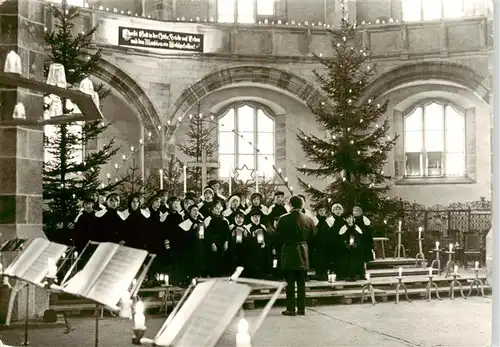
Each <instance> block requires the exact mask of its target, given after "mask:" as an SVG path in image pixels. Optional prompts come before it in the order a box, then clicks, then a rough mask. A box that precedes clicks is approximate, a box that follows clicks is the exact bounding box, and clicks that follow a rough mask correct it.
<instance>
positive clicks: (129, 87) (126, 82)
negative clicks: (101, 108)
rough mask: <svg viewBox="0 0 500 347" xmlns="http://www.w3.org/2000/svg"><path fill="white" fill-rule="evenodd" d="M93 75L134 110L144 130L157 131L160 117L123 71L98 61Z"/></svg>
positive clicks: (144, 94) (104, 61) (142, 92)
mask: <svg viewBox="0 0 500 347" xmlns="http://www.w3.org/2000/svg"><path fill="white" fill-rule="evenodd" d="M93 75H94V76H95V77H97V78H99V79H100V80H101V81H103V82H105V83H107V84H109V85H110V86H111V87H112V88H113V89H115V90H117V91H118V92H119V93H121V94H122V96H123V97H124V98H125V100H127V102H129V103H130V105H131V107H133V108H135V109H136V110H137V112H138V114H139V119H140V121H141V123H142V125H143V126H144V128H145V129H148V130H150V131H153V132H155V131H157V129H158V126H159V125H161V120H160V116H159V115H158V112H157V111H156V108H155V106H154V105H153V103H152V102H151V100H150V99H149V97H148V96H147V94H146V93H145V92H144V90H143V89H142V88H141V87H140V86H139V85H138V84H137V83H136V82H135V81H134V80H133V79H132V78H130V76H128V75H127V74H126V73H125V72H123V70H121V69H120V68H118V67H117V66H115V65H113V64H111V63H110V62H108V61H106V60H104V59H100V60H99V62H98V63H97V67H96V69H95V70H94V73H93Z"/></svg>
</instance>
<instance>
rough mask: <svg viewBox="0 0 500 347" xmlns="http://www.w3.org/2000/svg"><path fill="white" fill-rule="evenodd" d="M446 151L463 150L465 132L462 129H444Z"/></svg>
mask: <svg viewBox="0 0 500 347" xmlns="http://www.w3.org/2000/svg"><path fill="white" fill-rule="evenodd" d="M446 151H447V152H465V132H464V131H463V130H453V129H451V130H447V131H446Z"/></svg>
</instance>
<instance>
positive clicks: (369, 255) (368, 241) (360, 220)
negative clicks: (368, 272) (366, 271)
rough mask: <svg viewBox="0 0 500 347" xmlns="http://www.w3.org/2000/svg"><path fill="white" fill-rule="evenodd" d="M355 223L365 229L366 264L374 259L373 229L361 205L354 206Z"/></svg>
mask: <svg viewBox="0 0 500 347" xmlns="http://www.w3.org/2000/svg"><path fill="white" fill-rule="evenodd" d="M352 214H353V216H354V224H356V225H357V226H359V227H360V228H361V230H363V242H364V248H363V249H364V252H365V253H364V261H365V264H366V263H368V262H370V261H372V260H373V258H374V257H373V230H372V228H371V222H370V220H369V219H368V218H367V217H366V216H365V215H364V214H363V209H362V208H361V206H354V207H353V209H352Z"/></svg>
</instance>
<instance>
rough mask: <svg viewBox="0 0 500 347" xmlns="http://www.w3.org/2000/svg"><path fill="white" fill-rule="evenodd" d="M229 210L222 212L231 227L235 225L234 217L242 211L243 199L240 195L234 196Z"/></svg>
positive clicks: (229, 203) (230, 201) (229, 204)
mask: <svg viewBox="0 0 500 347" xmlns="http://www.w3.org/2000/svg"><path fill="white" fill-rule="evenodd" d="M227 205H228V208H227V209H226V210H224V212H222V216H223V217H224V218H226V219H227V221H228V222H229V225H231V224H234V216H235V214H236V213H237V212H238V211H240V206H241V199H240V197H239V196H238V194H233V195H232V196H231V197H230V198H229V201H228V204H227Z"/></svg>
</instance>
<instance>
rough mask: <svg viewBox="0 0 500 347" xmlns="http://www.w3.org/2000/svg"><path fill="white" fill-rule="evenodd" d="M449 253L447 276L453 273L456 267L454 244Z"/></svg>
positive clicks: (451, 245)
mask: <svg viewBox="0 0 500 347" xmlns="http://www.w3.org/2000/svg"><path fill="white" fill-rule="evenodd" d="M446 254H448V261H447V262H446V273H445V276H444V277H445V278H447V277H448V276H449V275H451V274H452V272H453V271H454V269H455V262H454V261H453V255H454V254H455V251H454V250H453V244H450V250H449V251H447V252H446Z"/></svg>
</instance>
